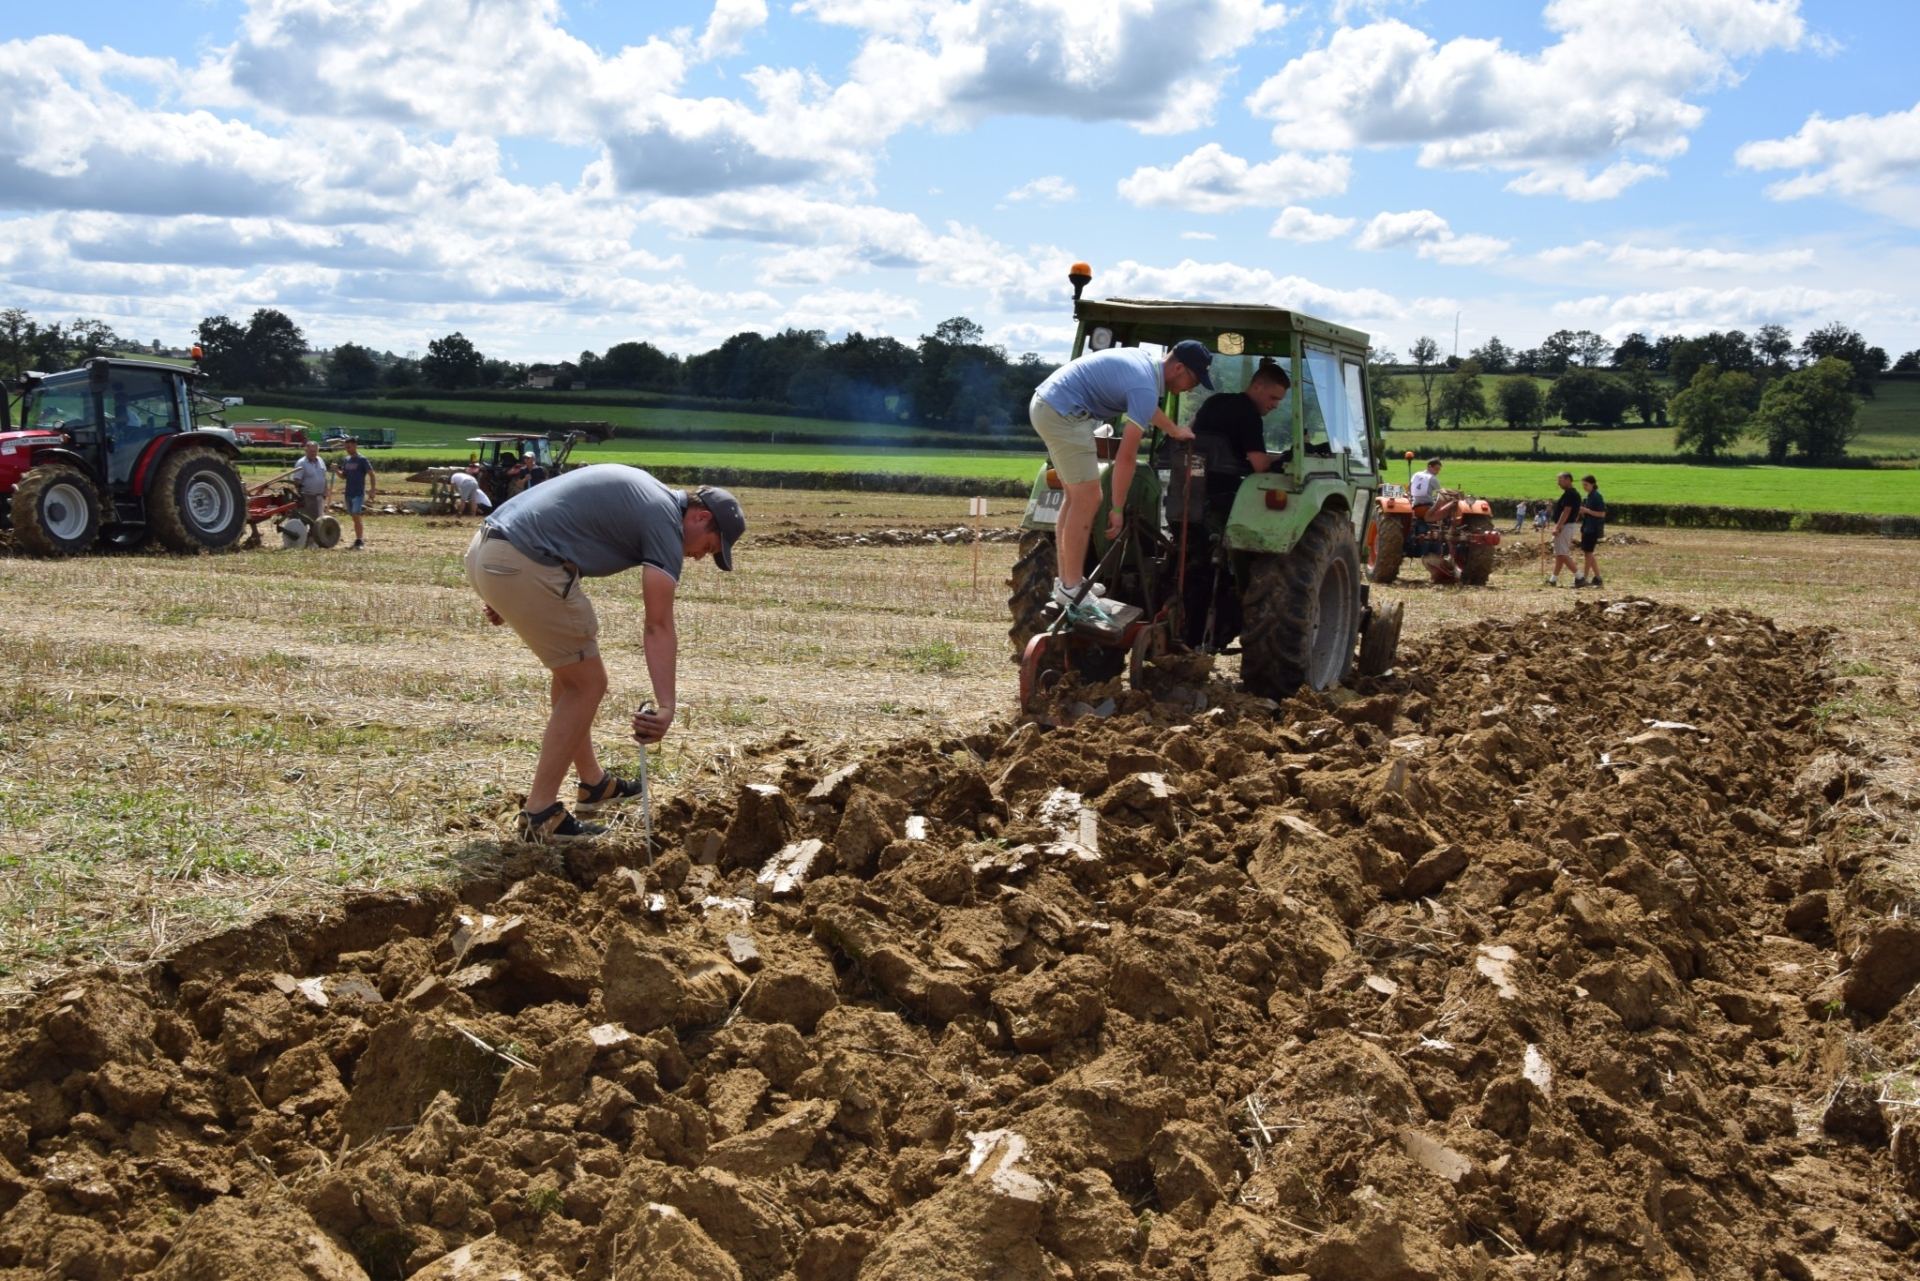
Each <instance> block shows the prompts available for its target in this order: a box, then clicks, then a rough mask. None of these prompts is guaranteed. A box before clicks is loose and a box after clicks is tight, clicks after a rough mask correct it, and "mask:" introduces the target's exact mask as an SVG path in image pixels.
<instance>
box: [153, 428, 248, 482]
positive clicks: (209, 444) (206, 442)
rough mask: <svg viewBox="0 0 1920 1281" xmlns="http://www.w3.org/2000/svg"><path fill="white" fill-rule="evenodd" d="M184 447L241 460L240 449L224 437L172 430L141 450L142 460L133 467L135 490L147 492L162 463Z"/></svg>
mask: <svg viewBox="0 0 1920 1281" xmlns="http://www.w3.org/2000/svg"><path fill="white" fill-rule="evenodd" d="M182 449H212V450H216V451H218V452H219V453H222V454H225V455H226V456H227V458H228V459H229V460H231V461H233V462H235V463H238V462H239V460H240V451H239V450H237V449H235V448H234V447H233V445H232V444H231V443H230V442H229V441H227V440H226V439H225V438H224V437H221V436H214V435H211V434H209V433H207V432H201V431H195V432H184V431H183V432H172V433H169V434H167V435H165V436H155V437H154V438H153V439H152V440H151V441H149V442H147V447H146V448H145V449H144V450H142V451H141V452H140V461H139V462H137V463H135V464H134V467H133V492H134V493H136V494H145V493H146V492H147V486H148V485H150V484H152V483H153V478H154V477H155V476H157V475H159V474H160V464H161V463H163V462H165V461H166V460H167V458H168V457H170V456H171V455H173V454H174V453H175V452H177V451H179V450H182Z"/></svg>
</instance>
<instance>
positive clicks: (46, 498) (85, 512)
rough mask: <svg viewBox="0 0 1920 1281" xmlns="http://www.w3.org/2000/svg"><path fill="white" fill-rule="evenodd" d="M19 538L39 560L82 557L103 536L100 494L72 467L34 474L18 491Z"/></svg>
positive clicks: (15, 520) (16, 522)
mask: <svg viewBox="0 0 1920 1281" xmlns="http://www.w3.org/2000/svg"><path fill="white" fill-rule="evenodd" d="M12 516H13V536H14V538H15V539H16V540H17V541H18V542H19V544H20V546H21V547H22V548H23V549H25V550H26V551H27V552H30V553H31V554H33V555H35V556H78V555H80V554H82V553H83V552H86V551H87V550H88V549H90V548H91V547H92V546H93V544H94V542H95V541H96V540H97V539H98V538H99V537H100V492H99V491H98V490H96V489H95V488H94V487H93V479H92V478H91V477H90V476H88V475H87V474H86V473H85V472H83V471H81V470H80V469H79V468H78V467H75V466H72V465H71V464H68V463H44V464H42V465H41V466H38V467H34V468H31V469H29V470H28V472H27V474H26V475H24V476H22V477H21V478H20V483H19V484H18V485H16V486H14V490H13V511H12Z"/></svg>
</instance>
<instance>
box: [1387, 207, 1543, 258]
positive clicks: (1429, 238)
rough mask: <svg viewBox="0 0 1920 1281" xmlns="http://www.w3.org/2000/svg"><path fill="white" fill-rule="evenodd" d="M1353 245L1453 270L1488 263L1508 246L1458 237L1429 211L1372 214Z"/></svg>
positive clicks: (1491, 239)
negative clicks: (1403, 253)
mask: <svg viewBox="0 0 1920 1281" xmlns="http://www.w3.org/2000/svg"><path fill="white" fill-rule="evenodd" d="M1353 244H1354V248H1356V249H1369V250H1380V249H1412V250H1413V251H1414V252H1415V253H1417V254H1419V255H1420V256H1421V257H1422V258H1432V259H1433V260H1435V261H1436V262H1444V263H1449V264H1452V265H1455V266H1460V265H1467V264H1477V263H1489V262H1492V261H1494V260H1495V259H1497V258H1500V257H1502V256H1503V255H1505V253H1506V252H1507V250H1508V248H1509V247H1510V246H1511V242H1510V241H1505V240H1501V239H1498V238H1497V237H1494V236H1482V235H1472V234H1469V235H1464V236H1463V235H1460V234H1458V233H1457V232H1455V231H1454V230H1453V228H1452V227H1451V226H1449V225H1448V224H1447V220H1446V219H1445V218H1442V217H1441V216H1440V215H1439V214H1437V213H1435V212H1434V211H1433V210H1431V209H1409V210H1408V211H1407V212H1405V213H1382V214H1375V215H1374V217H1373V220H1372V221H1371V222H1369V223H1368V224H1367V225H1366V227H1365V228H1364V229H1362V231H1361V232H1360V234H1359V235H1358V236H1356V237H1355V238H1354V242H1353Z"/></svg>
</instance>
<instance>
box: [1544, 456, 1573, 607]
mask: <svg viewBox="0 0 1920 1281" xmlns="http://www.w3.org/2000/svg"><path fill="white" fill-rule="evenodd" d="M1559 481H1560V497H1558V498H1556V499H1554V500H1553V572H1552V573H1551V574H1548V575H1547V586H1549V587H1558V586H1559V585H1560V566H1561V564H1562V563H1564V564H1565V565H1566V567H1567V572H1568V573H1570V574H1573V575H1574V576H1575V577H1574V582H1573V585H1574V586H1575V587H1578V586H1580V585H1581V583H1580V579H1579V573H1580V568H1579V566H1577V565H1575V564H1574V563H1573V528H1574V518H1575V517H1577V516H1579V514H1580V496H1579V495H1578V494H1576V493H1574V492H1573V473H1572V472H1570V471H1563V472H1561V473H1560V476H1559Z"/></svg>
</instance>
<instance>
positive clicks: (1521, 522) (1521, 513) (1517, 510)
mask: <svg viewBox="0 0 1920 1281" xmlns="http://www.w3.org/2000/svg"><path fill="white" fill-rule="evenodd" d="M1526 527H1527V500H1526V499H1524V498H1522V499H1521V500H1520V501H1519V502H1517V503H1515V504H1514V505H1513V532H1514V533H1516V534H1517V533H1519V532H1520V531H1521V530H1523V529H1525V528H1526Z"/></svg>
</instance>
